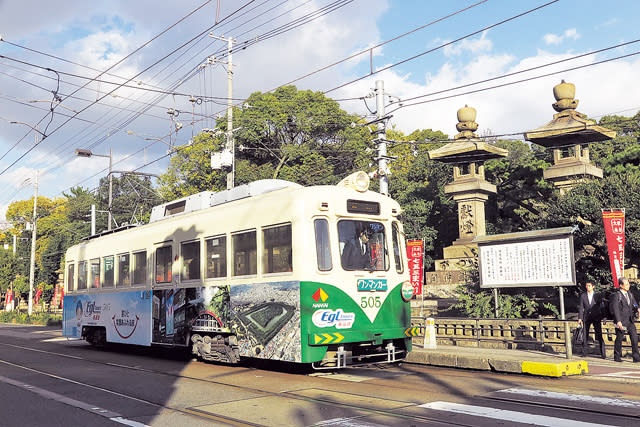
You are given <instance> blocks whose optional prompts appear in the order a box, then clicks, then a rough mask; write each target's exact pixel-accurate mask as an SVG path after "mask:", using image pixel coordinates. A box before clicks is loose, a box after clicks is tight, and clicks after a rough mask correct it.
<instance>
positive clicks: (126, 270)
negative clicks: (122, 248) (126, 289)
mask: <svg viewBox="0 0 640 427" xmlns="http://www.w3.org/2000/svg"><path fill="white" fill-rule="evenodd" d="M129 260H130V257H129V254H120V255H118V286H131V264H130V262H129Z"/></svg>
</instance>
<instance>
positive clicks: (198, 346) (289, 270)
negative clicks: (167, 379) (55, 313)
mask: <svg viewBox="0 0 640 427" xmlns="http://www.w3.org/2000/svg"><path fill="white" fill-rule="evenodd" d="M368 186H369V178H368V176H367V174H365V173H364V172H358V173H356V174H353V175H351V176H349V177H347V178H345V179H344V180H343V181H342V182H341V183H340V184H338V185H336V186H328V185H326V186H312V187H303V186H300V185H298V184H294V183H291V182H287V181H282V180H261V181H256V182H252V183H250V184H247V185H242V186H238V187H236V188H233V189H231V190H226V191H221V192H202V193H198V194H195V195H192V196H189V197H185V198H182V199H179V200H175V201H172V202H169V203H166V204H163V205H160V206H156V207H154V208H153V210H152V213H151V218H150V221H149V223H148V224H145V225H140V226H135V227H125V228H122V229H117V230H113V231H110V232H104V233H101V234H99V235H95V236H91V237H90V238H88V239H86V240H85V241H83V242H82V243H80V244H77V245H75V246H73V247H71V248H69V249H68V250H67V252H66V258H65V264H66V265H65V272H66V274H65V296H64V317H63V335H64V336H66V337H75V338H84V339H86V340H87V341H89V342H90V343H92V344H96V345H100V344H104V343H106V342H113V343H129V344H136V345H144V346H150V345H169V346H186V347H188V348H190V349H191V351H192V352H193V353H194V354H195V355H197V356H198V357H200V358H202V359H204V360H210V361H222V362H228V363H236V362H238V361H239V360H240V358H241V357H254V358H264V359H272V360H281V361H290V362H298V363H311V364H313V366H314V367H315V368H336V367H344V366H349V365H356V364H366V363H372V362H376V363H380V362H393V361H397V360H401V359H403V358H404V357H405V355H406V353H407V352H408V351H410V349H411V340H410V338H409V337H408V336H407V335H405V331H406V330H407V328H409V324H410V305H409V300H410V299H411V297H412V288H411V285H410V283H409V281H408V273H407V269H406V259H405V254H406V252H405V246H404V238H403V236H404V234H403V230H402V224H401V223H400V220H399V217H400V213H401V209H400V206H399V205H398V203H397V202H395V201H394V200H392V199H391V198H389V197H387V196H384V195H381V194H379V193H375V192H372V191H369V190H368Z"/></svg>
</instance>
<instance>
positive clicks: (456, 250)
mask: <svg viewBox="0 0 640 427" xmlns="http://www.w3.org/2000/svg"><path fill="white" fill-rule="evenodd" d="M457 116H458V124H457V125H456V129H457V130H458V131H459V132H460V133H458V134H457V135H456V136H455V137H454V139H455V142H453V143H450V144H447V145H445V146H444V147H440V148H438V149H436V150H433V151H430V152H429V156H430V157H431V158H432V159H434V160H438V161H441V162H445V163H452V164H453V181H452V182H450V183H449V184H447V185H445V187H444V191H445V193H447V194H451V196H452V197H453V200H455V202H456V203H457V204H458V239H457V240H455V241H454V242H453V243H452V245H451V246H447V247H446V248H444V249H443V252H444V259H442V260H437V261H436V263H435V266H436V271H442V270H465V269H467V268H469V267H471V266H473V265H474V264H475V257H476V253H477V252H476V249H477V245H475V244H473V243H471V241H472V240H473V239H474V238H475V237H476V236H484V235H485V234H486V225H485V203H486V202H487V200H488V199H489V195H491V194H495V193H496V186H495V185H493V184H491V183H489V182H487V180H485V177H484V166H483V165H482V161H484V160H487V159H491V158H498V157H503V156H506V155H507V151H506V150H503V149H501V148H498V147H495V146H492V145H489V144H486V143H484V142H482V141H481V140H479V139H478V138H477V136H476V134H475V133H474V131H475V130H477V129H478V124H477V123H476V122H475V119H476V110H475V109H474V108H472V107H469V106H467V105H465V106H464V107H463V108H461V109H459V110H458V113H457Z"/></svg>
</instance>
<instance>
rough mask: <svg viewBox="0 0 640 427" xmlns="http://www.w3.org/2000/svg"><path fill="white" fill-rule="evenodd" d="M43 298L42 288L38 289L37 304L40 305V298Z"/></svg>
mask: <svg viewBox="0 0 640 427" xmlns="http://www.w3.org/2000/svg"><path fill="white" fill-rule="evenodd" d="M41 296H42V288H40V289H38V290H37V291H36V296H35V304H38V301H40V297H41Z"/></svg>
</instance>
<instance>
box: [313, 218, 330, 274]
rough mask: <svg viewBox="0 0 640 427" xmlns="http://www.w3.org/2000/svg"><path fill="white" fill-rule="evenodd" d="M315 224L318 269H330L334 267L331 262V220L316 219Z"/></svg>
mask: <svg viewBox="0 0 640 427" xmlns="http://www.w3.org/2000/svg"><path fill="white" fill-rule="evenodd" d="M313 224H314V227H315V231H316V258H317V260H318V270H320V271H329V270H331V269H332V268H333V265H332V263H331V245H330V244H329V222H328V221H327V220H326V219H316V220H315V221H314V223H313Z"/></svg>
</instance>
